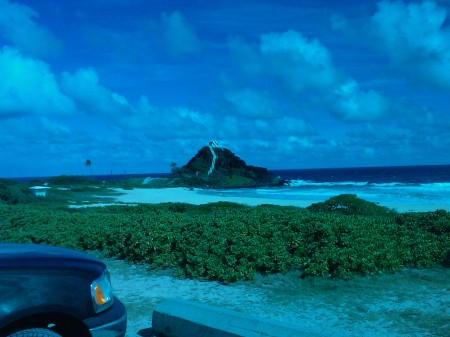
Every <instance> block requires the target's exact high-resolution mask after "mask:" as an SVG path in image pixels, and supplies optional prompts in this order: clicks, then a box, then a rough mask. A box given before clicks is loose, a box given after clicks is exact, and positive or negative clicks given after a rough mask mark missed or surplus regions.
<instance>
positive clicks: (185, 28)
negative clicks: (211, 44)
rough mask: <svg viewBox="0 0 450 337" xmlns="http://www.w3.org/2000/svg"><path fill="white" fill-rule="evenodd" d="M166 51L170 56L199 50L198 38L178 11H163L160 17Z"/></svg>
mask: <svg viewBox="0 0 450 337" xmlns="http://www.w3.org/2000/svg"><path fill="white" fill-rule="evenodd" d="M161 21H162V24H163V28H164V33H163V35H164V39H165V43H166V46H167V51H168V53H169V54H170V55H172V56H182V55H186V54H194V53H196V52H198V51H199V50H200V40H199V39H198V37H197V34H196V33H195V30H194V28H193V27H192V26H191V25H190V24H188V23H187V22H186V20H185V19H184V17H183V16H182V15H181V13H179V12H173V13H171V14H166V13H164V14H163V15H162V17H161Z"/></svg>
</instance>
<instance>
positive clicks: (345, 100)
mask: <svg viewBox="0 0 450 337" xmlns="http://www.w3.org/2000/svg"><path fill="white" fill-rule="evenodd" d="M330 99H331V104H330V108H331V111H332V113H333V114H335V115H336V116H337V117H338V118H340V119H342V120H344V121H348V122H363V121H372V120H375V119H378V118H379V117H382V116H383V115H384V114H385V113H386V112H387V111H388V108H389V103H388V101H387V100H386V99H385V98H384V97H383V96H382V95H380V94H379V93H377V92H376V91H373V90H370V91H361V90H360V88H359V86H358V83H356V81H354V80H348V81H347V82H345V83H343V84H342V85H340V86H338V87H337V89H335V90H334V91H333V93H332V96H331V98H330Z"/></svg>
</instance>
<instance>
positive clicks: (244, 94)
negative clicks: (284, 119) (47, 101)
mask: <svg viewBox="0 0 450 337" xmlns="http://www.w3.org/2000/svg"><path fill="white" fill-rule="evenodd" d="M225 99H226V100H227V101H228V102H229V103H230V104H231V107H232V108H233V109H234V110H235V111H236V112H237V113H238V114H239V115H241V116H247V117H259V118H263V117H265V118H271V117H274V116H277V115H278V114H279V107H278V105H277V103H276V101H274V100H273V99H272V98H271V97H270V96H269V95H268V94H262V93H260V92H258V91H255V90H252V89H248V88H247V89H243V90H234V91H229V92H227V93H226V94H225Z"/></svg>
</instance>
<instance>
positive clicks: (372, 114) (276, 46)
mask: <svg viewBox="0 0 450 337" xmlns="http://www.w3.org/2000/svg"><path fill="white" fill-rule="evenodd" d="M230 48H232V50H233V52H234V54H235V55H238V61H240V62H241V64H240V65H241V69H242V70H243V71H244V73H246V74H249V73H251V75H253V76H259V77H260V78H261V81H268V79H267V76H268V77H269V80H270V79H273V78H275V79H277V80H279V81H281V82H283V83H284V84H285V87H286V88H287V89H288V91H290V92H291V93H294V95H295V97H296V99H301V98H300V97H302V98H303V99H305V96H300V95H304V94H305V93H306V92H307V93H308V94H311V93H312V94H316V95H318V97H320V101H319V100H316V104H319V105H322V107H321V108H325V109H328V110H329V111H330V112H331V113H332V114H333V116H334V117H336V118H338V119H341V120H343V121H346V122H364V121H372V120H375V119H378V118H380V117H382V116H384V115H386V114H387V113H388V112H389V109H390V107H391V106H390V104H389V102H388V100H387V99H386V98H384V96H383V95H382V94H381V93H378V92H376V91H374V90H362V89H361V88H360V87H359V84H358V83H357V82H356V80H354V79H352V78H350V77H348V76H347V75H346V74H344V73H341V72H340V71H338V70H337V69H336V68H335V66H334V65H333V63H332V57H331V53H330V52H329V50H328V49H327V48H326V47H325V46H324V45H323V44H322V43H321V42H320V41H318V40H309V39H307V38H305V37H304V36H303V35H302V34H301V33H299V32H297V31H293V30H290V31H287V32H285V33H281V34H278V33H271V34H265V35H262V36H261V41H260V45H259V48H255V47H253V46H251V45H250V44H247V43H245V42H244V41H242V40H239V39H234V40H233V43H232V44H230ZM247 63H248V64H249V65H248V66H247V65H246V64H247ZM255 64H256V66H253V65H255ZM248 69H253V71H252V72H249V71H248ZM264 76H266V77H264ZM256 93H257V92H255V91H253V90H252V89H246V90H245V91H234V92H228V93H227V94H226V100H227V101H228V102H231V103H233V105H234V108H235V109H236V110H237V111H238V112H240V113H241V115H245V116H248V117H254V118H269V117H272V118H273V117H274V116H276V115H274V114H272V115H271V114H268V113H266V114H264V111H267V112H269V111H272V110H271V109H269V108H272V107H276V105H275V103H276V102H272V101H271V100H270V99H269V97H268V96H267V95H264V96H263V95H258V96H257V95H256ZM284 96H285V97H290V96H291V95H290V94H284ZM306 99H307V98H306ZM269 103H270V104H269ZM277 109H279V110H280V108H278V107H277ZM296 113H297V114H298V111H296ZM278 114H279V113H278V112H277V115H278ZM296 117H297V116H296Z"/></svg>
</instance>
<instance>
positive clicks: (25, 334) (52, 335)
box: [7, 329, 62, 337]
mask: <svg viewBox="0 0 450 337" xmlns="http://www.w3.org/2000/svg"><path fill="white" fill-rule="evenodd" d="M7 337H62V336H61V335H58V334H57V333H56V332H53V331H51V330H48V329H27V330H21V331H17V332H14V333H13V334H11V335H8V336H7Z"/></svg>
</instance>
